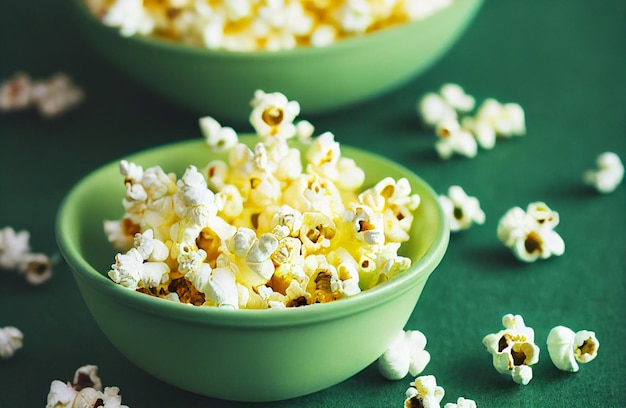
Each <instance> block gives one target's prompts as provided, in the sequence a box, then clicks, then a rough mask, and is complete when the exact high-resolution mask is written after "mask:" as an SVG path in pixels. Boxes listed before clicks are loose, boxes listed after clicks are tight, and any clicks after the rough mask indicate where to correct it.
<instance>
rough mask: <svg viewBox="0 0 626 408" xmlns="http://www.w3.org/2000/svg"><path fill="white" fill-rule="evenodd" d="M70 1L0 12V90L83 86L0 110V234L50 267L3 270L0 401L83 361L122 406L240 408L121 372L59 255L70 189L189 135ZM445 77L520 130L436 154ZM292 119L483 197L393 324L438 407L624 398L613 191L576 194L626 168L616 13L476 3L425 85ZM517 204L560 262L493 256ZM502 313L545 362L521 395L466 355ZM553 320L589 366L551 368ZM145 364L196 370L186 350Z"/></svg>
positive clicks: (376, 389) (478, 357) (364, 383)
mask: <svg viewBox="0 0 626 408" xmlns="http://www.w3.org/2000/svg"><path fill="white" fill-rule="evenodd" d="M459 1H462V0H459ZM68 7H69V6H67V5H65V3H64V2H62V1H60V0H51V1H45V2H44V1H42V2H37V1H34V0H28V1H20V0H9V1H6V0H4V1H2V2H1V3H0V79H6V78H8V77H11V76H12V75H13V74H14V72H16V71H18V70H23V71H25V72H28V73H29V74H30V75H31V76H32V77H33V78H46V77H49V76H50V75H52V74H53V73H54V72H57V71H64V72H66V73H68V74H69V75H70V76H71V77H72V78H73V80H74V81H75V82H76V83H78V84H79V85H80V86H81V87H82V88H83V89H84V91H85V92H86V99H85V101H84V103H83V104H82V105H81V106H80V107H79V108H78V109H76V110H74V111H72V112H69V113H68V114H66V115H64V116H62V117H59V118H57V119H54V120H47V119H44V118H41V117H40V116H39V115H38V114H37V113H36V112H34V111H28V112H19V113H0V228H1V227H4V226H12V227H14V228H15V229H17V230H28V231H30V233H31V246H32V249H33V251H34V252H43V253H46V254H49V255H50V256H52V257H53V258H55V259H57V260H58V262H57V263H56V264H55V266H54V276H53V278H52V279H51V280H50V281H49V282H47V283H46V284H44V285H42V286H39V287H31V286H29V285H28V284H27V283H25V281H24V280H23V279H22V278H21V277H20V276H18V275H17V274H16V273H13V272H4V271H2V273H1V274H0V327H3V326H8V325H11V326H16V327H18V328H20V329H21V330H22V332H23V333H24V336H25V338H24V348H23V349H21V350H19V351H18V352H17V353H16V354H15V356H13V358H11V359H9V360H5V361H0V407H2V408H4V407H37V406H45V402H46V396H47V393H48V390H49V386H50V382H51V381H52V380H54V379H59V380H64V381H67V380H71V378H72V376H73V373H74V371H75V370H76V368H78V367H79V366H81V365H84V364H96V365H98V367H99V374H100V376H101V378H102V382H103V384H104V385H105V386H113V385H115V386H118V387H120V389H121V395H122V397H123V403H125V404H126V405H129V406H130V407H132V408H140V407H174V406H184V407H246V406H249V405H250V404H241V403H232V402H225V401H219V400H214V399H211V398H206V397H201V396H197V395H194V394H189V393H187V392H184V391H180V390H178V389H176V388H174V387H171V386H169V385H167V384H164V383H162V382H160V381H158V380H156V379H154V378H152V377H150V376H149V375H147V374H145V373H144V372H142V371H141V370H139V369H137V368H135V367H134V366H133V365H131V364H130V363H129V362H128V361H127V360H126V359H125V358H124V357H123V356H121V355H120V354H119V353H118V352H117V351H116V350H115V349H114V348H113V347H112V346H111V344H110V343H109V342H108V341H107V340H106V339H105V338H104V337H103V335H102V334H101V332H100V330H99V329H98V327H97V326H96V324H95V323H94V321H93V319H92V318H91V316H90V315H89V313H88V311H87V309H86V307H85V305H84V303H83V300H82V299H81V298H80V296H79V294H78V292H77V288H76V285H75V283H74V280H73V278H72V276H71V274H70V272H69V269H68V267H67V266H66V265H65V263H64V262H63V261H62V260H61V259H60V255H59V253H58V248H57V246H56V242H55V238H54V223H55V215H56V211H57V209H58V206H59V203H60V201H61V200H62V198H63V197H64V195H65V194H66V193H67V191H68V190H69V189H70V187H71V186H72V185H73V184H74V183H76V182H77V181H78V180H79V179H80V178H82V177H83V176H84V175H85V174H86V173H87V172H89V171H91V170H94V169H96V168H98V167H99V166H101V165H103V164H105V163H107V162H110V161H112V160H116V159H118V158H119V157H121V156H123V155H126V154H129V153H133V152H136V151H138V150H141V149H144V148H146V147H150V146H154V145H158V144H163V143H167V142H171V141H177V140H181V139H190V138H199V137H201V134H200V131H199V128H198V126H197V119H198V118H197V117H196V116H194V115H192V114H189V113H188V112H185V111H183V110H180V109H178V108H177V107H175V106H171V105H170V104H168V103H167V102H166V101H163V100H159V99H156V98H154V97H153V96H152V95H151V94H150V93H149V92H148V91H146V90H144V89H142V88H139V87H138V86H136V85H135V84H133V83H132V82H130V81H129V80H128V79H126V78H125V77H124V76H123V75H122V74H120V73H119V72H117V71H115V70H113V69H112V68H111V67H110V65H108V64H107V63H105V62H104V61H103V60H102V59H101V57H99V56H98V55H96V54H95V53H93V52H92V50H90V48H89V46H88V45H87V44H86V43H85V42H83V41H82V39H81V33H80V32H79V31H77V29H76V28H75V26H74V25H73V23H72V21H71V19H69V11H68ZM445 82H455V83H458V84H460V85H462V86H463V87H464V88H465V90H466V91H467V92H468V93H470V94H472V95H474V96H475V97H476V99H477V100H478V101H479V102H480V101H482V100H484V99H485V98H487V97H494V98H496V99H498V100H500V101H502V102H518V103H520V104H521V105H522V106H523V107H524V109H525V111H526V118H527V127H528V132H527V135H526V136H524V137H521V138H516V139H511V140H498V142H497V143H496V146H495V148H494V149H493V150H491V151H485V150H479V152H478V155H477V157H476V158H474V159H465V158H461V157H455V158H453V159H451V160H449V161H441V160H440V159H439V158H438V157H437V155H436V153H435V151H434V148H433V143H434V141H435V136H434V135H433V134H432V132H431V131H429V130H426V129H423V128H422V126H421V125H420V122H419V120H418V118H417V115H416V113H415V103H416V101H417V99H418V98H419V96H421V95H422V94H423V93H425V92H427V91H434V90H436V89H438V88H439V86H441V85H442V84H443V83H445ZM287 96H288V95H287ZM207 114H209V112H207ZM300 119H308V120H310V121H311V122H312V123H313V124H314V125H315V126H316V134H319V133H321V132H323V131H327V130H328V131H331V132H333V133H334V134H335V137H336V139H337V140H338V141H339V142H341V143H343V144H349V145H354V146H358V147H362V148H365V149H368V150H371V151H376V152H378V153H380V154H382V155H384V156H387V157H389V158H392V159H394V160H396V161H397V162H399V163H401V164H403V165H405V166H407V167H409V168H410V169H412V170H414V171H415V172H416V173H417V174H418V175H420V176H422V177H423V178H424V179H426V180H427V181H428V182H430V184H431V185H432V186H433V187H434V188H435V190H436V191H438V192H440V193H445V192H446V190H447V188H448V187H449V186H450V185H452V184H457V185H461V186H462V187H463V188H464V189H465V190H466V191H467V192H468V193H469V194H470V195H473V196H476V197H477V198H479V200H480V201H481V204H482V207H483V210H484V211H485V213H486V215H487V221H486V222H485V224H484V225H482V226H474V227H473V228H472V229H470V230H469V231H466V232H463V233H458V234H454V235H452V237H451V241H450V246H449V249H448V252H447V254H446V256H445V257H444V260H443V262H442V263H441V265H440V267H439V268H438V269H437V270H436V271H435V272H434V273H433V275H432V277H431V278H430V280H429V281H428V283H427V285H426V288H425V290H424V293H423V294H422V297H421V299H420V301H419V303H418V305H417V307H416V309H415V312H414V313H413V315H412V317H411V319H410V321H409V322H408V324H407V327H406V328H407V329H419V330H421V331H422V332H423V333H424V334H425V335H426V337H427V338H428V345H427V347H426V349H427V350H428V351H429V352H430V353H431V355H432V359H431V362H430V364H429V365H428V366H427V368H426V370H425V372H424V373H423V374H433V375H435V376H436V377H437V381H438V383H439V385H441V386H443V387H444V388H445V390H446V396H445V397H444V400H443V403H445V402H454V401H456V399H457V397H459V396H465V397H467V398H472V399H474V400H476V401H477V402H478V406H479V407H593V406H598V407H618V406H622V405H623V401H624V397H625V391H624V390H626V379H625V378H626V369H625V366H626V359H625V358H624V355H623V353H624V346H625V339H626V330H625V324H624V323H625V318H624V312H625V311H626V309H625V306H626V303H625V298H626V287H625V283H624V275H625V272H626V270H625V269H626V268H625V264H626V256H625V252H626V239H625V238H626V205H625V204H626V184H622V185H621V186H620V187H619V188H618V189H617V190H616V191H615V192H614V193H612V194H610V195H600V194H598V193H596V192H595V191H594V190H591V189H590V188H588V187H586V186H584V185H583V184H582V182H581V175H582V172H583V171H584V170H585V169H587V168H591V167H593V166H594V161H595V158H596V156H597V155H598V154H599V153H601V152H603V151H607V150H608V151H614V152H616V153H617V154H619V155H620V157H621V158H622V160H625V159H626V4H625V3H624V2H623V1H616V0H614V1H604V2H595V1H592V0H587V1H568V0H558V1H552V2H540V1H531V2H523V1H514V0H497V1H496V0H487V1H486V3H485V4H484V6H483V8H482V9H481V11H480V12H479V14H478V16H477V18H476V20H475V21H474V23H473V24H472V25H471V26H470V28H469V29H468V31H467V33H466V34H465V35H464V36H463V37H462V38H461V40H460V41H459V42H458V43H457V44H456V45H455V47H454V48H453V49H452V50H451V52H450V53H448V54H447V55H446V56H445V57H444V58H443V59H442V60H440V61H439V62H438V63H437V64H436V65H435V66H434V67H433V68H432V69H430V70H429V71H428V72H426V73H425V74H424V75H422V76H421V77H419V78H416V79H414V80H412V81H410V82H408V83H406V84H405V85H404V86H402V87H401V89H397V90H394V91H391V92H389V93H387V94H385V95H382V96H380V97H379V98H377V99H374V100H371V101H368V102H365V103H363V104H361V105H359V106H355V107H352V108H348V109H344V110H342V111H340V112H336V113H335V114H331V115H325V116H320V117H307V116H301V117H300ZM237 130H238V131H241V132H247V131H250V130H251V127H250V126H249V125H247V124H243V125H238V126H237ZM532 201H545V202H546V203H547V204H548V205H549V206H550V207H551V208H553V209H554V210H556V211H558V212H559V213H560V217H561V224H560V225H559V226H558V227H557V231H558V232H559V233H560V234H561V236H562V237H563V239H564V240H565V245H566V250H565V254H564V255H563V256H561V257H556V258H551V259H549V260H546V261H541V262H536V263H533V264H523V263H520V262H517V261H516V260H515V259H514V258H513V256H512V254H511V253H510V252H508V250H507V249H506V248H504V247H503V246H502V245H501V244H500V243H499V241H498V240H497V237H496V226H497V222H498V219H499V218H500V217H501V216H502V215H503V214H504V213H505V212H506V210H508V209H509V208H511V207H512V206H521V207H525V206H526V205H527V204H528V203H529V202H532ZM506 313H515V314H521V315H522V316H523V317H524V318H525V320H526V323H527V324H528V325H529V326H531V327H533V328H534V329H535V333H536V342H537V344H538V345H539V347H541V349H542V351H541V354H540V361H539V363H538V364H537V365H536V366H534V378H533V380H532V381H531V382H530V384H528V385H527V386H519V385H517V384H514V383H513V382H512V381H510V380H507V379H506V378H503V377H500V376H499V374H497V373H496V371H495V370H494V369H493V367H492V365H491V357H490V355H489V354H488V353H487V351H486V350H485V348H484V346H483V345H482V343H481V340H482V338H483V336H484V335H486V334H488V333H493V332H496V331H498V330H500V328H501V322H500V319H501V317H502V315H504V314H506ZM559 324H560V325H565V326H568V327H570V328H572V329H574V330H580V329H588V330H593V331H595V332H596V334H597V337H598V339H599V341H600V344H601V346H600V349H599V354H598V357H597V358H596V360H594V361H592V362H591V363H589V364H586V365H581V369H580V371H579V372H578V373H563V372H560V371H558V370H557V369H556V368H554V367H553V365H552V364H551V362H550V360H549V358H548V353H547V350H546V347H545V339H546V337H547V334H548V332H549V330H550V329H551V328H552V327H553V326H556V325H559ZM163 329H164V330H167V328H163ZM334 340H335V341H340V340H339V339H334ZM364 341H367V339H364ZM308 352H312V353H323V347H321V348H320V349H318V350H309V351H308ZM349 352H350V351H349V346H348V345H347V346H346V353H349ZM155 358H166V359H168V358H185V359H189V364H190V365H191V364H193V352H192V351H189V350H184V347H182V348H178V347H173V348H172V350H167V351H164V352H163V354H162V355H160V356H155ZM210 369H215V368H211V367H207V370H210ZM259 375H263V373H262V372H260V373H259ZM294 375H297V373H294ZM410 381H411V378H409V377H407V378H406V379H404V380H401V381H395V382H394V381H388V380H385V379H384V378H382V377H381V376H380V375H379V373H378V371H377V368H376V366H375V365H372V366H370V367H368V368H366V369H365V370H363V371H362V372H361V373H359V374H358V375H356V376H354V377H353V378H350V379H348V380H347V381H345V382H343V383H341V384H339V385H337V386H335V387H332V388H330V389H327V390H324V391H321V392H319V393H316V394H313V395H309V396H305V397H302V398H298V399H295V400H290V401H283V402H277V403H274V404H266V405H271V406H275V407H291V406H299V407H322V406H323V407H400V406H402V403H403V400H404V391H405V389H406V388H407V387H408V385H409V382H410ZM241 392H242V393H245V392H246V385H245V384H241ZM443 403H442V406H443Z"/></svg>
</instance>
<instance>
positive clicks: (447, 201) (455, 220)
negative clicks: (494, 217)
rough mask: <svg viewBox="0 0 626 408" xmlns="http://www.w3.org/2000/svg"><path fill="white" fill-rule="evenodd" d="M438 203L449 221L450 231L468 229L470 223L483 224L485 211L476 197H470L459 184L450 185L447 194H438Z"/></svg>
mask: <svg viewBox="0 0 626 408" xmlns="http://www.w3.org/2000/svg"><path fill="white" fill-rule="evenodd" d="M439 203H440V204H441V206H442V208H443V211H444V213H445V214H446V216H447V218H448V221H449V223H450V231H453V232H456V231H461V230H466V229H469V228H470V227H471V226H472V224H474V223H476V224H483V223H484V222H485V213H484V212H483V210H482V209H481V208H480V202H479V201H478V199H477V198H476V197H470V196H468V195H467V194H466V193H465V190H463V188H462V187H460V186H450V188H448V195H447V196H446V195H440V196H439Z"/></svg>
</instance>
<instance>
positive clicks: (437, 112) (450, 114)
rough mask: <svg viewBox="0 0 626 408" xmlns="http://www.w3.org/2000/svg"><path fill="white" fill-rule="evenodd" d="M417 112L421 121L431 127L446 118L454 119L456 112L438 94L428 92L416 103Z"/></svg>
mask: <svg viewBox="0 0 626 408" xmlns="http://www.w3.org/2000/svg"><path fill="white" fill-rule="evenodd" d="M417 112H418V114H419V116H420V118H421V119H422V121H423V122H424V123H425V124H426V125H428V126H431V127H435V126H437V124H438V123H440V122H442V121H444V120H446V119H456V117H457V114H456V112H455V111H454V108H452V107H451V106H450V105H448V103H447V102H446V101H445V99H443V97H441V96H440V95H439V94H436V93H434V92H429V93H427V94H425V95H424V96H422V97H421V98H420V100H419V101H418V103H417Z"/></svg>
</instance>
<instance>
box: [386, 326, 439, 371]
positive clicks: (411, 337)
mask: <svg viewBox="0 0 626 408" xmlns="http://www.w3.org/2000/svg"><path fill="white" fill-rule="evenodd" d="M425 347H426V336H424V334H423V333H422V332H420V331H419V330H407V331H404V330H402V331H400V333H398V335H397V336H396V338H395V339H394V340H393V342H392V343H391V344H390V345H389V347H388V348H387V350H386V351H385V352H384V353H383V355H382V356H380V357H379V358H378V369H379V371H380V373H381V374H382V375H383V377H385V378H387V379H389V380H400V379H402V378H404V377H406V376H407V374H411V376H413V377H416V376H418V375H420V374H421V373H422V371H424V368H426V365H428V363H429V362H430V353H429V352H428V351H426V350H425V349H424V348H425Z"/></svg>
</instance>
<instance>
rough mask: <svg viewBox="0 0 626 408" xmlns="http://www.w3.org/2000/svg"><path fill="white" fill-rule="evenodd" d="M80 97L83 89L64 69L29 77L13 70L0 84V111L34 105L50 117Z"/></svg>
mask: <svg viewBox="0 0 626 408" xmlns="http://www.w3.org/2000/svg"><path fill="white" fill-rule="evenodd" d="M83 99H84V93H83V91H82V90H81V89H80V88H79V87H78V86H76V85H75V84H74V83H73V82H72V80H71V79H70V77H68V76H67V75H66V74H64V73H57V74H54V75H53V76H52V77H50V78H49V79H45V80H39V81H32V80H31V78H30V77H29V76H28V75H27V74H25V73H23V72H17V73H16V74H15V75H14V76H13V78H11V79H7V80H5V81H4V82H2V83H1V84H0V112H1V111H15V110H24V109H28V108H30V107H35V108H37V109H38V110H39V112H40V113H41V114H42V115H43V116H45V117H48V118H52V117H56V116H59V115H61V114H63V113H65V112H66V111H68V110H70V109H72V108H73V107H75V106H76V105H78V104H79V103H80V102H82V100H83Z"/></svg>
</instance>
